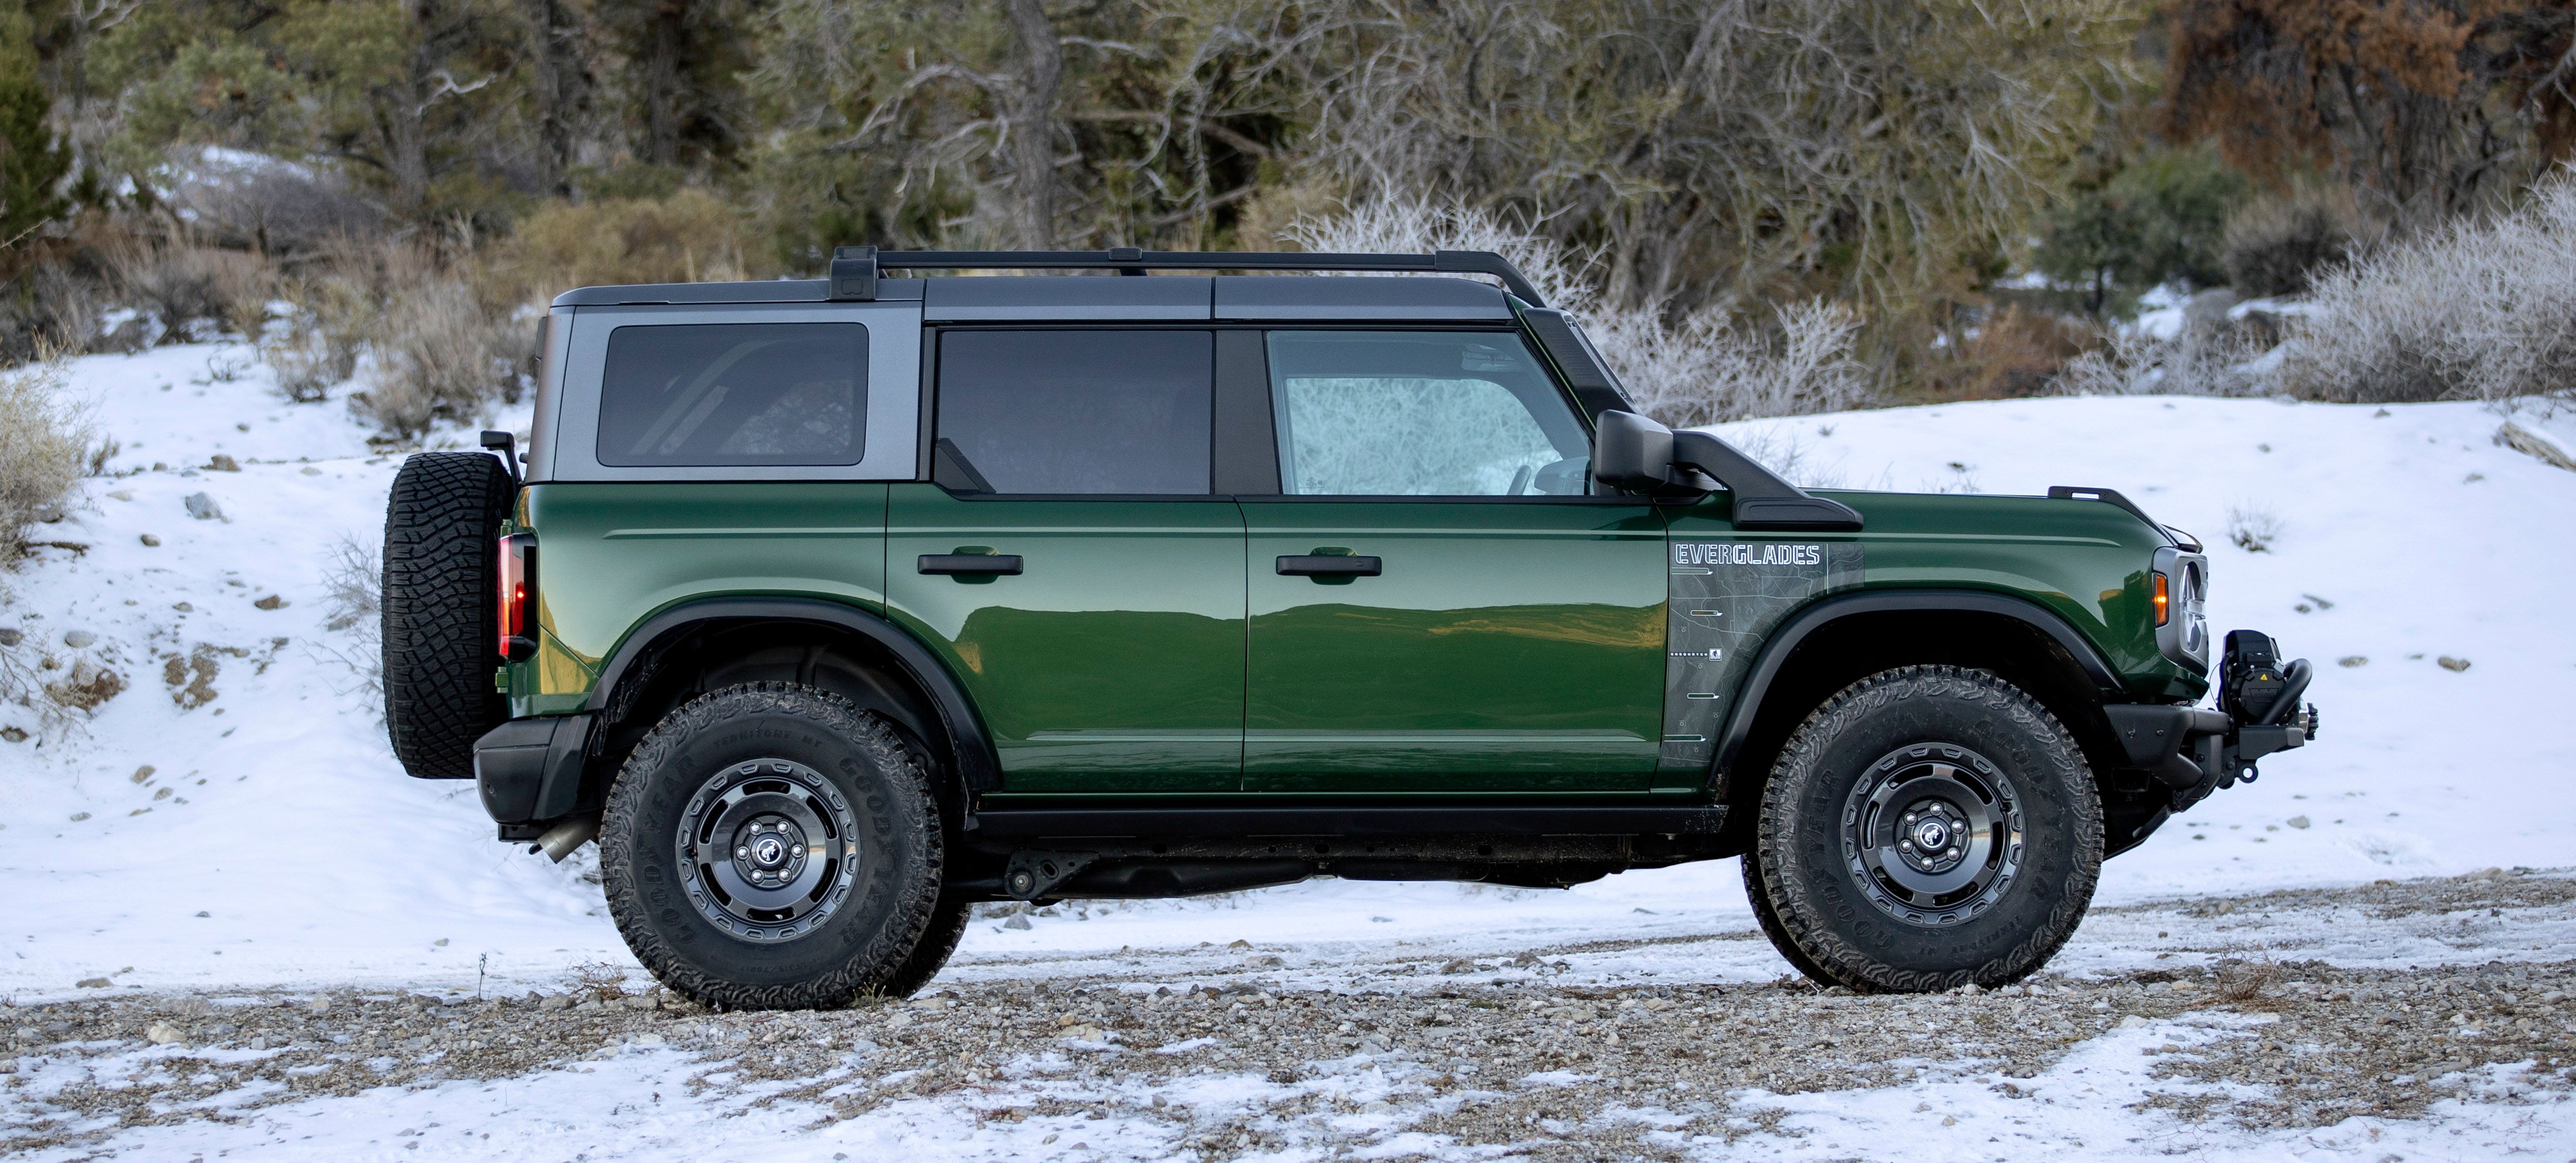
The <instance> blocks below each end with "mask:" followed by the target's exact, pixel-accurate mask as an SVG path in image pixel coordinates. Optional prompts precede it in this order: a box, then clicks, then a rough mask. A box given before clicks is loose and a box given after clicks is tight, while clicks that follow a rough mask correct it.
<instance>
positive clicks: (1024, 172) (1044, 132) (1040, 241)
mask: <svg viewBox="0 0 2576 1163" xmlns="http://www.w3.org/2000/svg"><path fill="white" fill-rule="evenodd" d="M1002 13H1003V15H1004V16H1006V17H1008V18H1009V20H1010V22H1011V31H1012V32H1013V33H1015V34H1017V36H1018V37H1019V41H1020V53H1021V55H1022V56H1023V57H1024V58H1025V62H1024V67H1023V69H1022V70H1021V73H1020V84H1019V90H1018V92H1016V93H1013V94H1012V95H1011V96H1012V100H1011V102H1010V105H1011V107H1010V109H1009V110H1008V111H1007V113H1006V117H1007V118H1008V120H1007V123H1006V124H1007V128H1006V130H1005V132H1007V133H1008V134H1009V135H1010V140H1009V143H1008V154H1009V157H1010V166H1011V194H1012V199H1011V201H1012V216H1011V217H1012V221H1011V228H1012V234H1013V235H1014V238H1013V243H1014V244H1015V245H1016V246H1018V247H1019V248H1020V249H1022V250H1053V249H1055V100H1056V91H1057V90H1058V89H1059V88H1061V87H1062V85H1063V82H1064V50H1063V48H1062V46H1061V45H1059V44H1057V42H1056V35H1055V25H1054V23H1053V22H1051V21H1049V20H1048V19H1047V14H1046V9H1045V8H1044V7H1043V6H1042V5H1041V4H1040V3H1039V0H1002Z"/></svg>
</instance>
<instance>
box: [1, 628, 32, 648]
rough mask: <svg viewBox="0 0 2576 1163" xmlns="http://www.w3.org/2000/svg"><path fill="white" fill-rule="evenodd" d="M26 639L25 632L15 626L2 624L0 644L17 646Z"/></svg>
mask: <svg viewBox="0 0 2576 1163" xmlns="http://www.w3.org/2000/svg"><path fill="white" fill-rule="evenodd" d="M26 640H27V635H26V634H25V632H23V631H20V630H18V629H16V628H14V627H9V626H0V646H15V645H17V644H19V643H21V642H24V641H26Z"/></svg>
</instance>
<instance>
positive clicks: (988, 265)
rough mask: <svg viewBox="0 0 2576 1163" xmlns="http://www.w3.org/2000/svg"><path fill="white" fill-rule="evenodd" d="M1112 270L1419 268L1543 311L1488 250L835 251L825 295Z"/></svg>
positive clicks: (1522, 281)
mask: <svg viewBox="0 0 2576 1163" xmlns="http://www.w3.org/2000/svg"><path fill="white" fill-rule="evenodd" d="M886 269H892V270H914V271H918V270H1113V271H1117V272H1119V273H1120V274H1129V275H1141V274H1144V273H1145V272H1146V271H1149V270H1166V271H1390V272H1402V271H1420V272H1423V273H1426V274H1428V273H1435V272H1436V273H1441V274H1468V275H1491V276H1493V277H1495V278H1497V279H1500V280H1502V283H1503V288H1504V289H1505V290H1508V291H1510V292H1511V293H1512V294H1514V295H1517V296H1519V297H1520V299H1521V300H1522V301H1523V302H1526V303H1528V304H1529V305H1530V306H1533V307H1544V306H1547V301H1546V300H1545V299H1543V298H1541V297H1539V293H1538V288H1537V287H1535V286H1532V285H1531V284H1530V281H1529V276H1527V275H1524V274H1522V273H1521V271H1520V268H1519V267H1516V266H1513V265H1512V264H1511V260H1509V259H1506V258H1504V257H1503V256H1501V255H1499V254H1495V253H1493V252H1492V251H1485V250H1444V251H1440V252H1438V253H1435V254H1305V253H1278V252H1252V251H1240V252H1237V251H1189V250H1142V249H1139V248H1137V247H1133V246H1118V247H1111V248H1110V249H1108V250H878V249H877V248H875V247H873V246H841V247H834V248H833V249H832V272H831V279H830V289H829V291H828V292H827V294H828V295H829V296H830V297H831V298H834V299H844V300H853V299H854V300H867V299H874V298H876V288H877V272H878V271H879V270H886Z"/></svg>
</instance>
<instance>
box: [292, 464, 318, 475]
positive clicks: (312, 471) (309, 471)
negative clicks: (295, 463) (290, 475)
mask: <svg viewBox="0 0 2576 1163" xmlns="http://www.w3.org/2000/svg"><path fill="white" fill-rule="evenodd" d="M296 471H297V472H300V473H303V474H304V475H306V476H309V477H318V476H321V475H322V470H321V469H318V468H315V467H313V466H312V465H309V464H308V465H305V466H304V467H303V468H300V469H297V470H296Z"/></svg>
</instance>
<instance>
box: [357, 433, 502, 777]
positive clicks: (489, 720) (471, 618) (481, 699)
mask: <svg viewBox="0 0 2576 1163" xmlns="http://www.w3.org/2000/svg"><path fill="white" fill-rule="evenodd" d="M516 491H517V484H516V483H515V482H513V481H512V480H511V479H510V473H509V470H507V469H504V468H502V467H501V462H500V461H499V460H498V459H496V458H494V457H490V456H486V455H484V454H482V453H479V452H425V453H422V454H420V455H418V456H415V457H412V458H411V459H409V460H406V461H404V462H403V466H402V471H401V472H399V473H396V474H395V475H394V487H393V491H392V493H391V494H390V495H388V496H387V497H386V499H385V555H384V571H385V572H384V577H383V579H382V585H383V590H382V596H383V600H382V602H381V604H380V605H381V609H382V617H383V630H384V673H385V733H386V734H387V735H388V736H390V737H391V738H392V740H393V745H394V757H395V758H396V759H399V760H401V761H402V765H403V770H404V771H407V772H410V773H411V774H413V775H415V776H418V777H420V778H422V779H472V778H474V740H475V739H476V738H477V737H479V736H481V735H482V734H483V733H484V732H485V731H489V730H491V729H492V728H493V727H495V726H498V725H499V724H500V722H501V720H502V718H503V717H504V716H505V715H506V714H507V713H508V712H507V705H506V704H505V703H504V702H503V700H502V698H501V696H500V695H499V694H498V693H496V692H495V691H494V690H493V689H492V671H493V668H495V667H497V666H499V665H500V664H501V656H500V647H499V642H498V640H499V637H500V624H499V622H500V599H499V594H498V592H497V591H498V588H499V582H498V580H497V577H496V572H495V571H496V570H497V569H498V568H499V567H498V564H497V562H496V561H495V555H496V554H497V553H498V551H499V546H498V538H499V536H500V530H501V520H502V518H504V517H507V516H508V515H509V513H510V501H511V497H512V494H514V493H515V492H516Z"/></svg>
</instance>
